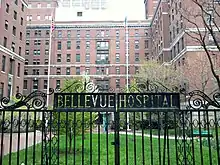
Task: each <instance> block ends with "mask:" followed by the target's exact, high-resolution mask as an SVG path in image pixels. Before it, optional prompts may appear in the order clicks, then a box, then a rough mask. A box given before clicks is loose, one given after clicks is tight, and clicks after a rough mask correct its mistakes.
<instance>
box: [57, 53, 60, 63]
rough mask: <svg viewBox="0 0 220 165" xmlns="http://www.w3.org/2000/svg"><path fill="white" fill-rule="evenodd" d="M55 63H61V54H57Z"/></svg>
mask: <svg viewBox="0 0 220 165" xmlns="http://www.w3.org/2000/svg"><path fill="white" fill-rule="evenodd" d="M57 62H61V54H57Z"/></svg>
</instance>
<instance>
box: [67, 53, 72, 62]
mask: <svg viewBox="0 0 220 165" xmlns="http://www.w3.org/2000/svg"><path fill="white" fill-rule="evenodd" d="M70 61H71V54H67V55H66V62H70Z"/></svg>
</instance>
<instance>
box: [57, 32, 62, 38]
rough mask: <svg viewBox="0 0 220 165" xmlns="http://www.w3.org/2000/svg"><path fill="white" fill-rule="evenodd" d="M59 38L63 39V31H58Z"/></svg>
mask: <svg viewBox="0 0 220 165" xmlns="http://www.w3.org/2000/svg"><path fill="white" fill-rule="evenodd" d="M58 37H59V38H61V37H62V31H61V30H59V31H58Z"/></svg>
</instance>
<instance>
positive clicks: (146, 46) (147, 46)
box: [144, 40, 149, 49]
mask: <svg viewBox="0 0 220 165" xmlns="http://www.w3.org/2000/svg"><path fill="white" fill-rule="evenodd" d="M144 48H145V49H148V48H149V41H148V40H145V41H144Z"/></svg>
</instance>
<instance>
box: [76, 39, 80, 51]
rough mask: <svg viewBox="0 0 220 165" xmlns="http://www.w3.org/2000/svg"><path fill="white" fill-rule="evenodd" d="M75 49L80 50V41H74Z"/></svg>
mask: <svg viewBox="0 0 220 165" xmlns="http://www.w3.org/2000/svg"><path fill="white" fill-rule="evenodd" d="M76 49H80V41H76Z"/></svg>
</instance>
